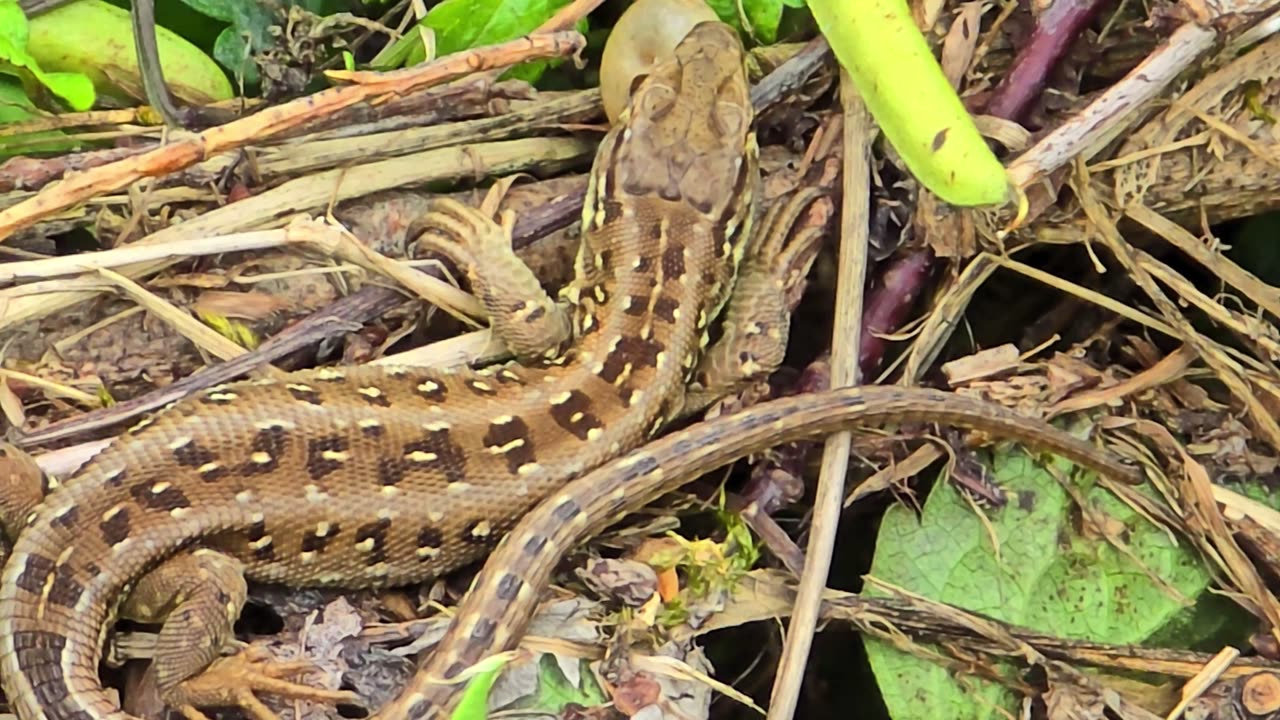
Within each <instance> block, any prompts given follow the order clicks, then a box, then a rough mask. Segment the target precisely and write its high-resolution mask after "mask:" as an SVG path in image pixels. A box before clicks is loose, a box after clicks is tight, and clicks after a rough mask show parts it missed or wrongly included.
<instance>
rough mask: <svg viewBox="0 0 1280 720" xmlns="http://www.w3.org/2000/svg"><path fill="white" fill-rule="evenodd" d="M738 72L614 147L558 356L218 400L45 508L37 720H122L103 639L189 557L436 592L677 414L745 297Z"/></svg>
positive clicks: (21, 695) (14, 631)
mask: <svg viewBox="0 0 1280 720" xmlns="http://www.w3.org/2000/svg"><path fill="white" fill-rule="evenodd" d="M720 27H723V26H720ZM705 32H708V33H721V34H726V33H727V35H726V37H727V38H728V40H729V41H731V42H732V43H735V44H736V43H738V40H737V37H736V36H735V35H732V31H730V30H728V29H727V28H725V29H724V30H720V29H715V28H714V26H712V29H710V30H706V31H705ZM726 37H721V38H716V40H717V41H718V42H721V43H722V42H724V41H725V40H726ZM723 52H724V49H723V47H722V46H721V45H718V44H717V43H686V44H683V45H682V46H681V49H680V51H679V52H678V57H677V60H676V61H675V62H673V63H669V64H666V65H664V66H663V67H661V68H660V69H659V70H657V71H655V73H654V75H653V76H652V77H650V79H649V81H648V82H647V84H646V86H645V89H643V90H642V92H641V93H640V94H639V95H638V96H637V100H636V109H635V112H634V113H633V114H630V115H626V116H624V118H623V120H622V121H621V122H620V123H619V125H618V126H617V127H615V128H614V129H613V130H611V131H610V133H609V134H608V135H607V136H606V138H605V139H604V141H603V142H602V145H601V149H600V151H599V153H598V155H597V158H596V162H595V165H594V168H593V170H592V175H591V183H590V189H589V191H588V197H587V204H586V206H585V208H584V212H583V242H582V247H581V250H580V253H579V256H578V260H577V277H576V279H575V281H574V283H573V284H572V285H571V286H570V287H569V288H568V289H567V291H566V292H565V293H564V294H563V295H564V297H565V299H566V300H568V302H569V303H570V305H571V308H572V318H573V322H572V325H573V329H574V331H575V336H576V337H575V342H574V343H573V344H572V345H571V347H570V348H569V349H568V350H567V351H566V352H565V353H564V354H563V355H560V356H558V357H555V358H554V359H551V360H547V361H546V362H543V363H540V364H537V365H535V366H525V365H520V364H515V363H509V364H506V365H502V366H498V367H494V368H487V369H481V370H458V371H437V370H430V369H422V368H407V367H399V368H388V367H371V366H369V367H359V368H344V369H321V370H315V371H307V372H300V373H295V374H291V375H290V376H289V377H288V378H287V379H285V380H282V381H248V382H241V383H235V384H230V385H226V386H221V387H217V388H212V389H210V390H207V391H204V392H201V393H198V394H196V395H194V396H192V397H190V398H187V399H185V400H183V401H180V402H179V403H176V404H175V405H174V406H172V407H170V408H168V409H166V410H165V411H163V412H161V413H159V414H158V415H157V416H155V417H154V418H153V419H150V420H147V421H144V422H143V423H140V424H139V425H138V426H136V427H135V428H133V429H132V430H130V431H129V432H128V433H126V434H124V435H122V436H121V437H119V438H117V439H115V440H114V441H113V442H112V443H111V444H110V445H109V446H108V447H107V448H106V449H105V450H103V451H102V452H101V453H99V454H98V455H97V456H95V457H94V458H93V459H92V460H91V461H90V462H89V463H88V464H87V465H86V466H85V467H84V468H82V469H81V470H80V471H79V472H78V473H76V474H75V475H74V476H73V477H71V478H70V479H69V480H68V481H67V482H66V483H65V484H64V485H63V486H62V487H60V488H58V489H57V490H56V491H55V492H53V493H51V494H50V495H49V496H48V497H47V498H46V500H45V502H43V503H42V504H41V505H40V506H39V507H37V508H36V510H35V511H34V512H33V513H32V514H31V516H30V518H29V520H28V522H27V524H26V527H25V528H23V530H22V532H21V534H20V536H19V537H18V539H17V541H16V543H15V547H14V551H13V553H12V554H11V556H10V558H9V560H8V562H7V563H6V565H5V568H4V575H3V586H2V588H0V679H2V680H3V684H4V690H5V692H6V694H7V695H8V697H9V698H10V701H11V702H12V703H13V705H14V707H15V709H16V710H17V712H18V715H19V717H20V718H22V720H41V719H46V718H47V719H48V720H104V719H105V718H123V717H128V716H127V715H125V714H124V713H122V712H120V711H119V710H117V709H116V708H115V706H114V704H113V703H112V702H111V701H110V700H109V699H108V696H107V695H106V693H105V692H104V691H103V690H102V688H101V685H100V682H99V680H98V677H97V668H98V662H99V659H100V655H101V649H102V641H103V639H104V636H105V633H106V631H107V630H108V628H109V623H110V622H111V621H112V620H113V619H114V613H115V607H116V604H117V603H118V602H119V599H120V598H121V596H122V595H124V594H125V593H127V591H128V589H129V583H130V582H132V581H134V580H136V579H137V577H138V576H139V575H141V574H143V573H145V572H146V571H147V570H148V569H149V568H151V567H153V566H154V565H155V564H156V563H157V562H159V561H161V560H163V559H164V558H166V557H168V556H170V555H172V554H173V553H175V552H178V551H180V550H182V549H184V548H188V547H191V546H205V547H212V548H215V549H218V550H221V551H223V552H225V553H227V554H229V555H232V556H234V557H235V558H238V559H239V560H240V561H242V562H243V563H244V565H245V570H246V575H247V576H248V577H249V578H250V579H257V580H267V581H274V582H282V583H287V584H289V585H304V586H305V585H338V586H346V587H362V586H377V585H395V584H406V583H410V582H416V581H421V580H425V579H427V578H430V577H432V576H435V575H438V574H440V573H442V572H445V571H448V570H450V569H453V568H455V567H457V566H459V565H461V564H463V563H465V562H467V561H469V560H473V559H475V558H477V557H479V556H481V555H483V554H484V553H485V552H486V551H487V550H488V549H489V548H490V547H491V546H492V545H493V544H494V543H496V541H497V540H498V539H499V536H500V535H501V533H503V532H504V531H505V530H507V529H509V528H510V527H511V526H512V525H513V524H514V523H515V522H516V521H517V520H518V519H519V517H520V516H521V515H522V514H523V512H524V511H525V510H527V509H528V508H529V507H530V506H532V505H533V504H535V503H536V502H537V501H538V500H540V499H542V498H543V497H544V496H546V495H547V494H548V493H551V492H553V491H554V490H555V489H556V488H558V487H560V486H562V485H563V484H564V483H566V482H567V481H569V480H570V479H572V478H574V477H576V476H578V475H580V474H581V473H583V472H585V471H586V470H589V469H591V468H592V467H594V466H596V465H599V464H600V463H602V462H604V461H606V460H608V459H609V458H611V457H614V456H616V455H618V454H620V453H624V452H626V451H628V450H630V449H632V448H634V447H635V446H637V445H638V444H640V443H641V442H643V441H644V440H645V439H646V438H647V437H648V436H649V435H651V434H652V433H653V432H655V431H656V430H657V429H658V428H659V427H661V426H662V424H664V423H665V422H666V421H667V420H669V419H671V418H672V417H673V416H674V415H675V414H677V413H679V411H680V409H681V406H682V403H683V396H684V385H685V382H686V381H687V379H688V377H689V375H690V373H691V372H692V370H693V369H694V367H695V366H696V364H697V360H698V358H699V356H700V354H701V351H702V349H703V348H704V347H705V345H706V342H707V329H708V325H709V324H710V321H711V320H712V319H714V318H715V316H716V314H717V313H718V312H719V311H720V309H721V307H722V306H723V304H724V302H725V300H726V298H727V297H728V294H729V291H730V290H731V288H732V285H733V279H734V275H735V272H736V269H737V264H738V261H739V260H740V259H741V256H742V238H743V237H745V235H746V234H747V232H748V227H749V210H748V208H750V206H751V200H752V193H753V191H754V187H753V185H754V182H755V180H756V172H757V171H756V155H755V144H754V138H753V136H752V135H751V133H750V130H749V125H750V121H751V106H750V102H749V98H748V92H747V84H746V78H745V71H744V70H743V68H742V65H741V47H740V45H737V58H736V59H735V61H734V62H729V63H727V64H726V63H725V58H724V56H723V54H722V53H723Z"/></svg>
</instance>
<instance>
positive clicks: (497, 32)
mask: <svg viewBox="0 0 1280 720" xmlns="http://www.w3.org/2000/svg"><path fill="white" fill-rule="evenodd" d="M567 4H569V0H444V1H443V2H441V3H440V4H439V5H436V6H435V7H433V8H431V10H430V11H429V12H428V13H427V16H426V17H425V18H423V19H422V22H423V24H424V25H426V26H427V27H429V28H431V29H432V30H434V31H435V33H436V54H437V56H444V55H449V54H451V53H455V52H458V51H460V50H467V49H470V48H473V47H481V46H483V45H493V44H496V43H501V42H506V41H508V40H514V39H516V38H518V37H521V36H523V35H527V34H528V33H530V32H532V31H533V30H535V29H537V27H538V26H539V25H541V24H542V23H544V22H546V21H547V20H548V19H550V18H551V16H552V15H554V14H555V13H556V11H557V10H559V9H560V8H562V7H564V6H565V5H567ZM424 57H425V54H424V53H423V52H422V48H421V46H418V47H417V48H416V49H415V53H414V54H412V55H411V56H410V61H409V62H408V63H407V64H409V65H413V64H416V63H419V62H422V60H423V59H424ZM546 68H547V62H546V61H544V60H540V61H536V62H531V63H525V64H524V65H522V66H518V67H516V68H512V70H511V71H510V72H511V74H512V76H515V77H520V78H522V79H526V80H530V81H533V80H536V79H537V78H538V77H540V76H541V75H542V72H543V71H544V70H545V69H546Z"/></svg>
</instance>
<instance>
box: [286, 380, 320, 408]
mask: <svg viewBox="0 0 1280 720" xmlns="http://www.w3.org/2000/svg"><path fill="white" fill-rule="evenodd" d="M285 389H286V390H288V391H289V394H290V395H292V396H293V399H294V400H297V401H298V402H304V403H308V404H310V405H323V404H324V399H323V398H321V397H320V393H318V392H316V391H315V390H314V389H312V388H310V387H308V386H306V385H298V384H296V383H290V384H289V385H286V386H285Z"/></svg>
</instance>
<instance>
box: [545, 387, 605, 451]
mask: <svg viewBox="0 0 1280 720" xmlns="http://www.w3.org/2000/svg"><path fill="white" fill-rule="evenodd" d="M551 419H552V420H555V421H556V424H557V425H559V426H560V427H562V428H564V429H565V430H566V431H568V432H570V433H572V434H573V436H574V437H576V438H578V439H579V440H586V439H587V437H588V435H589V434H590V433H591V431H592V430H596V429H599V428H601V427H603V424H602V423H601V422H600V418H599V417H597V416H596V415H595V414H593V413H592V412H591V398H589V397H587V394H586V393H584V392H582V391H581V390H571V391H569V394H568V397H567V398H566V399H565V401H564V402H559V403H552V404H551Z"/></svg>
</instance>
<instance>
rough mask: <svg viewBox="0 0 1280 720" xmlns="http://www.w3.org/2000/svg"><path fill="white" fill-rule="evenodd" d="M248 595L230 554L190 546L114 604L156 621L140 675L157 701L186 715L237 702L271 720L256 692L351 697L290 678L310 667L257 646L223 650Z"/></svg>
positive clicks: (193, 718)
mask: <svg viewBox="0 0 1280 720" xmlns="http://www.w3.org/2000/svg"><path fill="white" fill-rule="evenodd" d="M247 597H248V586H247V585H246V583H245V579H244V574H243V566H242V565H241V564H240V562H239V561H238V560H236V559H234V558H232V557H230V556H227V555H223V554H221V553H218V552H215V551H212V550H207V549H196V550H194V551H191V552H188V553H182V554H179V555H175V556H173V557H172V558H170V559H169V560H167V561H165V562H164V563H162V564H161V565H160V566H158V567H157V568H155V569H154V570H152V571H151V572H149V573H147V575H145V576H143V578H142V579H141V580H140V581H139V582H138V584H137V585H136V586H134V588H133V590H132V591H131V592H130V593H129V595H128V597H127V598H126V599H125V601H124V603H123V604H122V606H121V608H120V616H121V617H123V618H128V619H131V620H136V621H138V622H144V623H162V626H161V630H160V633H159V636H158V637H157V639H156V646H155V654H154V657H153V659H152V663H151V666H150V667H149V668H148V669H147V673H148V674H149V675H150V676H151V678H150V680H152V681H153V682H154V684H155V687H156V689H157V690H158V691H159V694H160V699H161V700H163V701H164V702H165V703H166V704H167V705H169V706H170V707H173V708H176V709H178V710H180V711H181V712H182V714H183V715H185V716H186V717H187V718H188V719H189V720H198V719H199V718H204V717H205V716H204V714H203V713H202V712H201V711H200V710H199V709H198V708H207V707H239V708H241V709H243V710H244V711H245V712H247V713H248V714H249V716H250V717H253V718H255V720H276V714H275V713H274V712H272V711H271V710H270V708H268V707H267V706H266V705H265V704H264V703H263V702H262V701H261V700H259V699H258V698H257V693H268V694H271V695H275V696H277V697H282V698H289V699H298V700H311V701H314V702H321V703H341V702H346V703H355V702H358V699H357V698H356V696H355V695H354V694H353V693H350V692H346V691H337V690H327V689H322V688H316V687H312V686H309V685H304V684H300V683H297V682H294V681H293V680H292V678H294V677H296V676H298V675H301V674H302V673H304V672H306V671H307V670H310V669H313V668H314V665H312V664H311V663H310V662H306V661H278V660H275V659H273V658H271V657H270V656H269V654H268V653H267V652H266V651H265V650H263V649H261V648H253V647H246V648H243V649H240V650H239V651H238V652H234V653H233V654H231V655H224V654H223V653H224V652H225V651H226V650H228V649H229V648H233V647H235V646H236V645H237V644H238V643H237V642H236V640H235V636H234V632H233V626H234V624H235V621H236V618H238V617H239V615H240V610H241V608H242V607H243V606H244V602H245V599H246V598H247Z"/></svg>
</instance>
